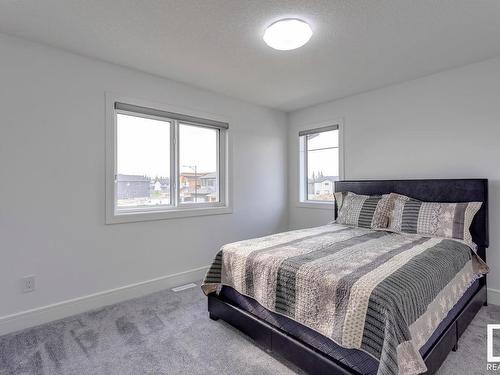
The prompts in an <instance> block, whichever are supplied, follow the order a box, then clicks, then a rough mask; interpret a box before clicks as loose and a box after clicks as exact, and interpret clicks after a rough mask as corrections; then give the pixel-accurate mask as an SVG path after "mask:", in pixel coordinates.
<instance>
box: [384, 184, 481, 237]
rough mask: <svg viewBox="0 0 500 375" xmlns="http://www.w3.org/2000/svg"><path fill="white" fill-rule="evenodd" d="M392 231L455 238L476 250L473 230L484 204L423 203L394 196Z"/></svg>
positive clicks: (390, 222)
mask: <svg viewBox="0 0 500 375" xmlns="http://www.w3.org/2000/svg"><path fill="white" fill-rule="evenodd" d="M390 200H391V201H392V203H391V205H392V207H393V210H392V212H391V214H390V218H389V227H388V228H387V229H388V230H390V231H393V232H398V233H416V234H421V235H427V236H432V237H443V238H455V239H458V240H462V241H464V242H466V243H467V244H469V245H470V246H473V243H472V236H471V234H470V231H469V228H470V225H471V224H472V220H473V219H474V216H475V215H476V213H477V212H478V211H479V209H480V208H481V205H482V202H465V203H436V202H422V201H419V200H417V199H413V198H410V197H407V196H405V195H400V194H395V193H391V195H390Z"/></svg>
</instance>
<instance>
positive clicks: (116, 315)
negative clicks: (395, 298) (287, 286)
mask: <svg viewBox="0 0 500 375" xmlns="http://www.w3.org/2000/svg"><path fill="white" fill-rule="evenodd" d="M494 322H496V323H499V322H500V306H488V307H485V308H483V309H482V310H481V312H480V313H479V315H478V316H477V317H476V319H475V320H474V322H473V323H472V325H471V326H470V327H469V329H468V330H467V332H466V333H465V334H464V336H463V338H462V339H461V341H460V346H459V350H458V352H456V353H451V354H450V356H449V357H448V359H447V360H446V362H445V364H444V365H443V367H442V368H441V370H440V372H439V374H440V375H451V374H454V375H455V374H490V375H491V374H492V373H493V372H488V371H487V370H486V324H487V323H494ZM496 341H500V340H496ZM499 344H500V342H499ZM498 349H500V347H499V348H498ZM297 372H298V370H297V369H295V368H294V367H293V366H291V365H290V364H284V363H282V362H280V361H279V360H278V359H276V358H274V357H272V356H270V355H269V354H268V353H266V352H265V351H263V350H261V349H259V348H258V347H256V346H255V345H254V344H253V343H252V342H251V341H250V340H249V339H247V338H246V337H245V336H244V335H242V334H240V333H239V332H238V331H236V330H235V329H233V328H232V327H230V326H229V325H227V324H225V323H224V322H222V321H221V320H219V321H217V322H214V321H212V320H210V319H208V316H207V312H206V298H205V297H204V296H203V294H202V293H201V291H200V289H199V288H195V289H188V290H185V291H182V292H179V293H174V292H172V291H163V292H159V293H155V294H152V295H149V296H146V297H142V298H138V299H135V300H131V301H127V302H124V303H120V304H116V305H112V306H108V307H105V308H102V309H99V310H96V311H91V312H87V313H84V314H80V315H77V316H73V317H69V318H66V319H63V320H60V321H57V322H53V323H50V324H45V325H42V326H40V327H36V328H32V329H29V330H25V331H22V332H17V333H14V334H10V335H8V336H4V337H0V375H14V374H15V375H21V374H22V375H27V374H37V375H42V374H43V375H46V374H61V375H62V374H65V375H66V374H75V375H77V374H78V375H86V374H92V375H99V374H109V375H127V374H131V375H132V374H133V375H137V374H155V375H161V374H218V375H220V374H296V373H297Z"/></svg>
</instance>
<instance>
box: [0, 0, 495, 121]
mask: <svg viewBox="0 0 500 375" xmlns="http://www.w3.org/2000/svg"><path fill="white" fill-rule="evenodd" d="M282 17H299V18H302V19H304V20H306V21H308V22H309V23H310V24H311V26H312V28H313V31H314V35H313V37H312V38H311V41H310V42H309V43H308V44H307V45H306V46H304V47H302V48H300V49H298V50H294V51H275V50H272V49H270V48H269V47H267V46H266V45H265V44H264V43H263V41H262V34H263V32H264V29H265V27H266V26H267V25H269V24H270V23H272V22H273V21H275V20H277V19H279V18H282ZM0 32H4V33H7V34H12V35H17V36H21V37H25V38H28V39H32V40H35V41H39V42H44V43H48V44H51V45H53V46H57V47H61V48H64V49H67V50H70V51H74V52H77V53H80V54H83V55H87V56H91V57H97V58H100V59H103V60H106V61H110V62H113V63H118V64H121V65H125V66H130V67H134V68H137V69H140V70H143V71H146V72H150V73H154V74H157V75H160V76H164V77H167V78H170V79H174V80H178V81H182V82H186V83H189V84H192V85H195V86H199V87H203V88H206V89H209V90H212V91H216V92H220V93H223V94H227V95H230V96H234V97H238V98H242V99H245V100H248V101H252V102H255V103H258V104H263V105H266V106H269V107H273V108H278V109H281V110H286V111H289V110H294V109H298V108H302V107H305V106H309V105H312V104H317V103H320V102H324V101H328V100H332V99H336V98H340V97H344V96H348V95H352V94H355V93H359V92H362V91H366V90H370V89H374V88H378V87H382V86H386V85H389V84H393V83H396V82H401V81H405V80H409V79H413V78H417V77H420V76H424V75H427V74H430V73H434V72H437V71H440V70H443V69H448V68H451V67H455V66H460V65H464V64H468V63H472V62H476V61H480V60H484V59H486V58H490V57H494V56H499V55H500V1H498V0H356V1H352V0H350V1H348V0H344V1H337V0H324V1H320V0H303V1H299V0H286V1H285V0H274V1H272V0H198V1H195V0H142V1H140V0H0Z"/></svg>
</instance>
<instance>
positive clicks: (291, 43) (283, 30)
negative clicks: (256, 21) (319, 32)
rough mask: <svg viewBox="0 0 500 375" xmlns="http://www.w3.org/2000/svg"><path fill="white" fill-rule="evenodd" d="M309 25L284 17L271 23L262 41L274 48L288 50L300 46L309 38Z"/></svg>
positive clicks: (310, 33) (310, 34)
mask: <svg viewBox="0 0 500 375" xmlns="http://www.w3.org/2000/svg"><path fill="white" fill-rule="evenodd" d="M311 36H312V30H311V27H310V26H309V25H308V24H307V23H306V22H304V21H302V20H299V19H296V18H286V19H282V20H279V21H276V22H274V23H273V24H271V25H270V26H269V27H268V28H267V29H266V32H265V33H264V42H266V44H267V45H268V46H269V47H271V48H274V49H278V50H280V51H288V50H291V49H295V48H299V47H302V46H303V45H304V44H306V43H307V42H308V41H309V39H311Z"/></svg>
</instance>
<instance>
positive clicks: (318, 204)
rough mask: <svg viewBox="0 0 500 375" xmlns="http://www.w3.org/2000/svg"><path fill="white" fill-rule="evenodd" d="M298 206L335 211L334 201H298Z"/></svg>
mask: <svg viewBox="0 0 500 375" xmlns="http://www.w3.org/2000/svg"><path fill="white" fill-rule="evenodd" d="M297 207H298V208H315V209H320V210H328V211H333V207H334V203H333V202H298V203H297Z"/></svg>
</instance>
